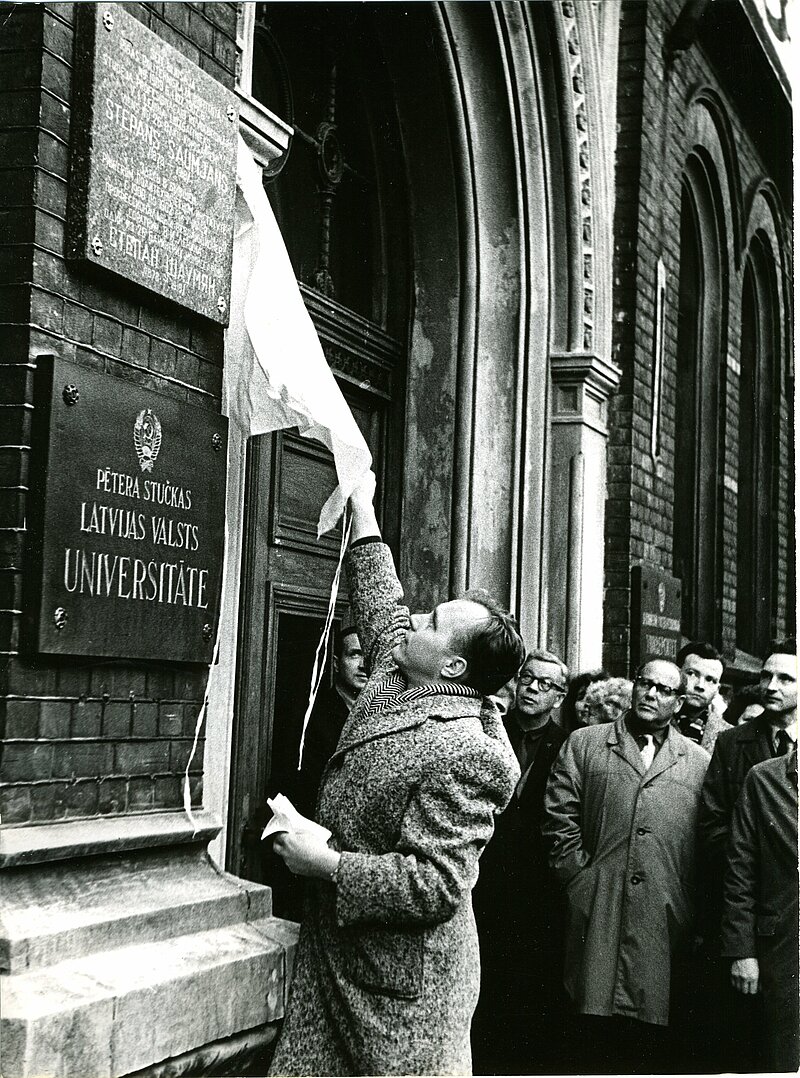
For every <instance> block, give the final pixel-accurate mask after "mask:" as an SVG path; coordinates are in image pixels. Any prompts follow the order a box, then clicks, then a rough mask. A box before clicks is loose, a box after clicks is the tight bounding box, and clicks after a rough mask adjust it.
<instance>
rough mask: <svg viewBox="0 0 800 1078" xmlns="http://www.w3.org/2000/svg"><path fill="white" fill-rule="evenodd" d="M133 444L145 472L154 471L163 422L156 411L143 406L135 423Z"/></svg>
mask: <svg viewBox="0 0 800 1078" xmlns="http://www.w3.org/2000/svg"><path fill="white" fill-rule="evenodd" d="M133 444H134V445H135V446H136V456H137V457H138V458H139V466H140V467H141V469H142V471H143V472H152V470H153V465H154V464H155V462H156V457H157V456H158V451H159V449H160V448H161V424H160V423H159V421H158V416H157V415H156V413H155V412H151V411H150V409H149V408H143V409H142V411H141V412H139V414H138V415H137V417H136V422H135V423H134V424H133Z"/></svg>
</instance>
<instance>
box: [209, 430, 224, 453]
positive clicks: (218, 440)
mask: <svg viewBox="0 0 800 1078" xmlns="http://www.w3.org/2000/svg"><path fill="white" fill-rule="evenodd" d="M211 444H212V445H213V446H214V452H215V453H219V451H220V449H222V435H221V434H215V435H214V437H213V438H212V439H211Z"/></svg>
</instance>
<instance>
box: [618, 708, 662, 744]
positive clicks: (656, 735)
mask: <svg viewBox="0 0 800 1078" xmlns="http://www.w3.org/2000/svg"><path fill="white" fill-rule="evenodd" d="M669 725H670V724H669V723H667V724H666V726H662V727H661V728H660V729H659V730H653V729H652V728H651V727H647V726H645V725H644V723H640V722H637V721H636V718H635V716H634V715H633V713H632V712H630V711H629V712H628V714H627V715H626V716H625V726H626V727H627V730H628V733H629V734H630V735H631V737H632V738H633V739H634V741H635V740H636V739H637V738H644V736H645V735H646V734H652V735H653V741H655V743H656V745H659V746H660V745H663V744H664V742H665V741H666V740H667V737H668V736H669Z"/></svg>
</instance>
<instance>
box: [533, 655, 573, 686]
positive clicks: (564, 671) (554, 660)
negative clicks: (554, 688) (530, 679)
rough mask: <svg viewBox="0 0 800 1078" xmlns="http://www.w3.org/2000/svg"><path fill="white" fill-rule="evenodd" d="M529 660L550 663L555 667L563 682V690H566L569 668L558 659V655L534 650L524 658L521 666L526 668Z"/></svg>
mask: <svg viewBox="0 0 800 1078" xmlns="http://www.w3.org/2000/svg"><path fill="white" fill-rule="evenodd" d="M531 659H535V660H536V661H537V662H540V663H550V664H551V665H553V666H557V667H558V669H559V670H560V671H561V679H562V681H563V682H564V686H563V687H564V689H566V688H567V686H568V685H569V667H568V666H567V664H566V663H565V662H564V660H563V659H560V658H559V657H558V655H556V654H555V652H553V651H545V649H544V648H534V649H533V651H529V652H528V654H527V655H526V656H525V662H524V663H523V664H522V666H523V667H525V666H527V665H528V663H529V662H530V660H531Z"/></svg>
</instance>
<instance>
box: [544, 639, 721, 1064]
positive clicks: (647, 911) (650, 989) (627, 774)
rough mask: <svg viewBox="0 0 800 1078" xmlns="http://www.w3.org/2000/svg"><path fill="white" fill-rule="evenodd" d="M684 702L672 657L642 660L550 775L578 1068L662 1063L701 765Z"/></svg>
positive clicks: (548, 827) (569, 743)
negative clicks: (622, 701)
mask: <svg viewBox="0 0 800 1078" xmlns="http://www.w3.org/2000/svg"><path fill="white" fill-rule="evenodd" d="M683 700H684V682H683V677H682V675H681V672H680V670H679V669H678V667H677V666H676V665H675V664H674V663H673V662H670V661H668V660H666V659H653V660H650V661H649V662H646V663H645V664H644V665H643V666H642V667H640V669H639V670H638V671H637V672H636V678H635V681H634V686H633V698H632V704H631V709H630V711H628V712H627V713H626V714H625V715H623V716H622V717H621V718H619V719H618V720H617V721H616V722H615V723H613V724H612V723H605V724H603V725H600V726H588V727H585V728H584V729H580V730H576V731H575V732H574V733H573V734H571V735H570V737H568V738H567V740H566V741H565V743H564V745H563V747H562V749H561V751H560V753H559V755H558V758H557V760H556V762H555V764H554V765H553V770H552V772H551V774H550V779H549V782H548V784H547V791H546V794H545V813H546V814H545V823H544V827H543V831H544V835H545V839H546V840H548V841H549V842H550V843H551V854H550V863H551V865H552V866H553V869H554V870H555V873H556V876H557V878H558V879H559V880H560V882H561V884H562V885H563V887H564V888H565V892H566V917H567V923H566V932H565V944H566V948H565V962H564V983H565V986H566V989H567V992H568V994H569V996H570V999H571V1000H572V1002H573V1004H574V1008H575V1010H576V1012H577V1014H578V1015H579V1016H580V1018H579V1020H578V1023H577V1029H576V1037H577V1038H578V1041H579V1047H578V1051H579V1053H581V1055H582V1058H581V1059H578V1060H576V1061H575V1063H576V1065H577V1069H580V1070H587V1069H588V1070H589V1071H595V1072H598V1071H600V1072H608V1071H612V1072H620V1073H625V1072H641V1071H645V1072H646V1071H658V1070H663V1069H664V1062H665V1058H667V1056H666V1053H667V1050H668V1049H669V1047H670V1046H669V1043H668V1042H667V1039H666V1037H665V1030H664V1027H665V1026H666V1025H667V1023H668V1021H669V1002H670V978H671V973H672V963H673V956H674V954H675V952H676V950H677V948H678V946H679V944H680V943H681V941H682V939H683V938H685V937H686V936H687V935H688V932H689V929H690V927H691V924H692V918H693V912H694V911H693V900H692V891H693V877H694V871H695V826H696V817H697V806H698V803H699V800H700V788H701V786H702V783H703V776H704V775H705V771H706V767H707V765H708V753H707V752H706V751H705V750H704V749H702V748H701V747H700V746H699V745H697V744H695V743H694V742H693V741H690V740H689V739H688V738H686V737H684V736H683V735H682V734H681V733H680V732H679V731H678V730H676V729H675V727H674V726H673V725H672V721H671V720H672V718H673V716H674V715H675V714H677V712H678V710H679V709H680V707H681V704H682V703H683ZM666 1069H667V1070H669V1069H670V1068H669V1066H667V1068H666Z"/></svg>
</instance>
